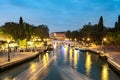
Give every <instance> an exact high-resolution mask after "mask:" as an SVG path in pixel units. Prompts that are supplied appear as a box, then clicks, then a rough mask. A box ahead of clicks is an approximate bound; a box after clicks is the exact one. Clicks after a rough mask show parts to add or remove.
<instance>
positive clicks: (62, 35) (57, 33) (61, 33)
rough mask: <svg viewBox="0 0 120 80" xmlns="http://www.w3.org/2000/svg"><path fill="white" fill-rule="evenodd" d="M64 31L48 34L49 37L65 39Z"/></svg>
mask: <svg viewBox="0 0 120 80" xmlns="http://www.w3.org/2000/svg"><path fill="white" fill-rule="evenodd" d="M65 34H66V32H53V33H51V34H50V38H51V39H56V40H65V39H66V35H65Z"/></svg>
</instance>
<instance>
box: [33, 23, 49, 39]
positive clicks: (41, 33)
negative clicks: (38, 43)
mask: <svg viewBox="0 0 120 80" xmlns="http://www.w3.org/2000/svg"><path fill="white" fill-rule="evenodd" d="M34 34H35V35H36V36H38V37H40V38H41V39H42V40H43V39H44V38H48V37H49V29H48V27H47V25H39V26H38V27H36V29H35V31H34Z"/></svg>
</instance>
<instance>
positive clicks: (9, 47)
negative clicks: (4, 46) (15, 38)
mask: <svg viewBox="0 0 120 80" xmlns="http://www.w3.org/2000/svg"><path fill="white" fill-rule="evenodd" d="M7 42H8V61H10V52H9V49H10V47H9V44H10V40H8V41H7Z"/></svg>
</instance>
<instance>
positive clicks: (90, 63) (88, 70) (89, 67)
mask: <svg viewBox="0 0 120 80" xmlns="http://www.w3.org/2000/svg"><path fill="white" fill-rule="evenodd" d="M91 65H92V61H91V55H90V54H88V52H87V53H86V62H85V67H86V74H87V75H89V74H90V71H91Z"/></svg>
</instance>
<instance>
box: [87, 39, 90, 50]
mask: <svg viewBox="0 0 120 80" xmlns="http://www.w3.org/2000/svg"><path fill="white" fill-rule="evenodd" d="M87 41H88V48H89V41H90V38H87Z"/></svg>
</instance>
